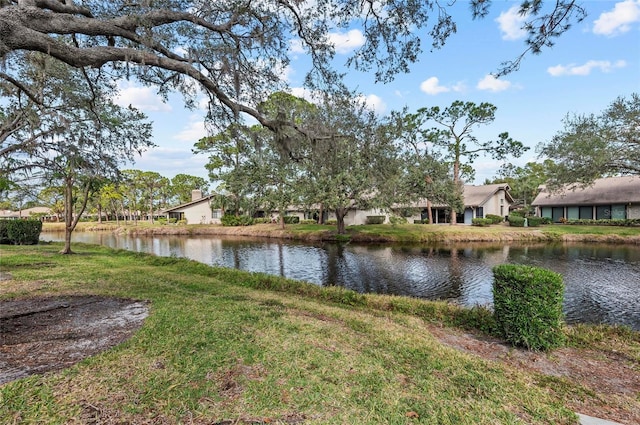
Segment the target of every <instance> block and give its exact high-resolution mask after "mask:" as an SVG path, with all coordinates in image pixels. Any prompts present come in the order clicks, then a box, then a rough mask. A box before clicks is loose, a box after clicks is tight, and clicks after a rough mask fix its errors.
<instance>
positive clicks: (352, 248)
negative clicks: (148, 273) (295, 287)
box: [42, 232, 640, 330]
mask: <svg viewBox="0 0 640 425" xmlns="http://www.w3.org/2000/svg"><path fill="white" fill-rule="evenodd" d="M42 239H43V240H56V241H60V240H62V239H63V235H62V234H53V233H43V234H42ZM74 241H75V242H86V243H95V244H102V245H106V246H109V247H112V248H119V249H127V250H133V251H139V252H147V253H153V254H156V255H160V256H177V257H187V258H191V259H193V260H196V261H199V262H202V263H206V264H211V265H216V266H223V267H232V268H236V269H241V270H247V271H251V272H264V273H269V274H274V275H278V276H284V277H289V278H293V279H299V280H305V281H308V282H312V283H315V284H319V285H339V286H344V287H347V288H350V289H353V290H355V291H358V292H374V293H382V294H397V295H407V296H414V297H421V298H428V299H441V300H450V301H453V302H456V303H459V304H461V305H465V306H474V305H489V306H490V305H491V303H492V293H491V282H492V280H493V275H492V272H491V268H492V267H493V266H495V265H498V264H504V263H514V264H528V265H534V266H539V267H545V268H548V269H550V270H554V271H556V272H558V273H561V274H562V275H563V277H564V281H565V285H566V294H565V301H564V310H565V314H566V318H567V321H568V322H591V323H618V324H625V325H629V326H631V327H633V328H634V329H637V330H640V247H638V246H620V245H615V246H614V245H602V244H597V245H585V244H533V245H532V244H529V245H521V244H511V245H497V244H486V243H468V244H464V245H429V246H427V245H354V244H331V243H320V244H307V243H300V242H292V241H280V240H272V239H264V240H256V239H246V238H229V237H225V238H220V237H207V236H202V237H176V236H162V237H159V236H154V237H131V236H123V235H114V234H111V233H99V232H84V233H77V234H74Z"/></svg>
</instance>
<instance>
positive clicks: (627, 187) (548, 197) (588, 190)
mask: <svg viewBox="0 0 640 425" xmlns="http://www.w3.org/2000/svg"><path fill="white" fill-rule="evenodd" d="M630 202H631V203H640V176H622V177H608V178H604V179H597V180H595V181H594V182H593V185H591V186H587V187H584V188H583V187H580V185H577V184H571V185H567V186H566V187H565V188H564V189H563V190H561V191H559V192H557V193H549V191H548V190H547V189H546V188H545V187H543V188H542V190H541V191H540V193H539V194H538V196H536V199H534V200H533V202H532V203H531V205H533V206H537V207H544V206H553V205H558V206H560V205H563V206H564V205H611V204H628V203H630Z"/></svg>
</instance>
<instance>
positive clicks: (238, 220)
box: [220, 214, 253, 226]
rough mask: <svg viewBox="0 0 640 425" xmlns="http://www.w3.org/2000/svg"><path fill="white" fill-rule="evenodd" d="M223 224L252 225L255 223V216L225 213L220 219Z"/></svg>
mask: <svg viewBox="0 0 640 425" xmlns="http://www.w3.org/2000/svg"><path fill="white" fill-rule="evenodd" d="M220 222H221V223H222V225H223V226H250V225H251V224H253V218H251V217H249V216H248V215H240V216H237V217H236V216H235V215H233V214H225V215H223V216H222V218H221V219H220Z"/></svg>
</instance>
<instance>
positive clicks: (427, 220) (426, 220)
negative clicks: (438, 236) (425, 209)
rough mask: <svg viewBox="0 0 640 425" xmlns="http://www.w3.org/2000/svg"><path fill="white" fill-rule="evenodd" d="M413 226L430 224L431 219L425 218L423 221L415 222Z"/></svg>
mask: <svg viewBox="0 0 640 425" xmlns="http://www.w3.org/2000/svg"><path fill="white" fill-rule="evenodd" d="M413 224H429V219H428V218H423V219H422V220H413Z"/></svg>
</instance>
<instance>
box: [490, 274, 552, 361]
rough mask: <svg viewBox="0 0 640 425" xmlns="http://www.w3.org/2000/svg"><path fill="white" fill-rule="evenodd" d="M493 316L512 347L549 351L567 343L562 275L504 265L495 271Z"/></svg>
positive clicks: (499, 329)
mask: <svg viewBox="0 0 640 425" xmlns="http://www.w3.org/2000/svg"><path fill="white" fill-rule="evenodd" d="M493 276H494V281H493V304H494V317H495V321H496V325H497V327H498V331H499V332H500V333H501V334H502V336H503V337H504V338H505V339H506V340H507V341H508V342H509V343H511V344H513V345H517V346H521V347H526V348H527V349H529V350H542V351H547V350H550V349H552V348H556V347H560V346H562V345H563V344H564V333H563V329H562V325H563V316H562V300H563V297H564V283H563V282H562V276H561V275H559V274H558V273H555V272H552V271H550V270H546V269H542V268H539V267H531V266H523V265H514V264H502V265H499V266H496V267H494V268H493Z"/></svg>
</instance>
